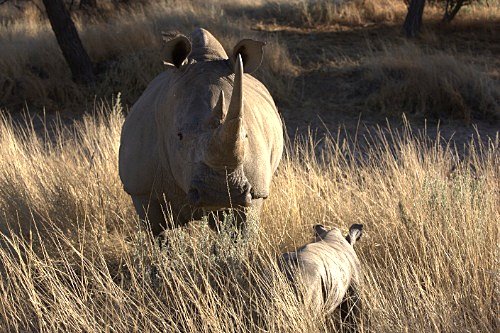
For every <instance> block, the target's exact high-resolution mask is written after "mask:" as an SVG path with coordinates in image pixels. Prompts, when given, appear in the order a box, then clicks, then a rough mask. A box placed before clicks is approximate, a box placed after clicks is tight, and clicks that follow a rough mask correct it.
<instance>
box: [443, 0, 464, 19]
mask: <svg viewBox="0 0 500 333" xmlns="http://www.w3.org/2000/svg"><path fill="white" fill-rule="evenodd" d="M463 4H464V0H457V1H450V0H448V1H446V10H445V12H444V15H443V20H442V22H443V23H450V22H451V20H453V19H454V18H455V15H457V13H458V11H459V10H460V8H462V5H463Z"/></svg>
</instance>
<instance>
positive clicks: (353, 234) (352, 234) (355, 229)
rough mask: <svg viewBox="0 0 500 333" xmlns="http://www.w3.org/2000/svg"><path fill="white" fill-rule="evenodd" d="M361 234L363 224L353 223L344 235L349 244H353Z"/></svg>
mask: <svg viewBox="0 0 500 333" xmlns="http://www.w3.org/2000/svg"><path fill="white" fill-rule="evenodd" d="M361 235H363V225H362V224H353V225H351V227H350V228H349V234H347V236H346V238H345V239H346V240H347V241H348V242H349V243H350V244H351V245H354V243H356V242H357V241H358V240H359V239H360V238H361Z"/></svg>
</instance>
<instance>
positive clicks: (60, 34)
mask: <svg viewBox="0 0 500 333" xmlns="http://www.w3.org/2000/svg"><path fill="white" fill-rule="evenodd" d="M43 4H44V5H45V9H46V10H47V16H48V17H49V21H50V25H51V26H52V30H53V31H54V34H55V35H56V39H57V43H59V47H60V48H61V51H62V53H63V56H64V58H65V59H66V62H67V63H68V66H69V68H70V69H71V74H72V75H73V80H74V81H75V82H78V83H83V84H86V85H93V84H94V82H95V76H94V73H93V72H92V63H91V62H90V58H89V56H88V54H87V52H86V51H85V49H84V48H83V45H82V42H81V40H80V37H79V36H78V32H77V31H76V28H75V24H74V23H73V20H72V19H71V16H70V14H69V12H68V10H67V9H66V7H65V6H64V2H63V0H43Z"/></svg>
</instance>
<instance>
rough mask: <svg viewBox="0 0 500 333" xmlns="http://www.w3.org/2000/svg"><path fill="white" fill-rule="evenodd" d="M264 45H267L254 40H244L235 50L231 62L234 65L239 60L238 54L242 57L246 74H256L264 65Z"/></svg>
mask: <svg viewBox="0 0 500 333" xmlns="http://www.w3.org/2000/svg"><path fill="white" fill-rule="evenodd" d="M264 45H266V43H264V42H259V41H256V40H253V39H243V40H241V41H240V42H239V43H238V44H236V46H235V47H234V48H233V54H232V56H231V62H232V63H233V67H234V64H235V62H236V59H237V58H238V54H240V55H241V60H242V61H243V71H244V72H245V73H253V72H255V71H256V70H257V69H258V68H259V67H260V64H261V63H262V57H263V55H264V50H263V48H264Z"/></svg>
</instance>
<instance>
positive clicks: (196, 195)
mask: <svg viewBox="0 0 500 333" xmlns="http://www.w3.org/2000/svg"><path fill="white" fill-rule="evenodd" d="M187 196H188V201H189V204H190V205H192V206H198V205H199V204H200V192H199V191H198V190H197V189H195V188H191V189H189V192H188V195H187Z"/></svg>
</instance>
